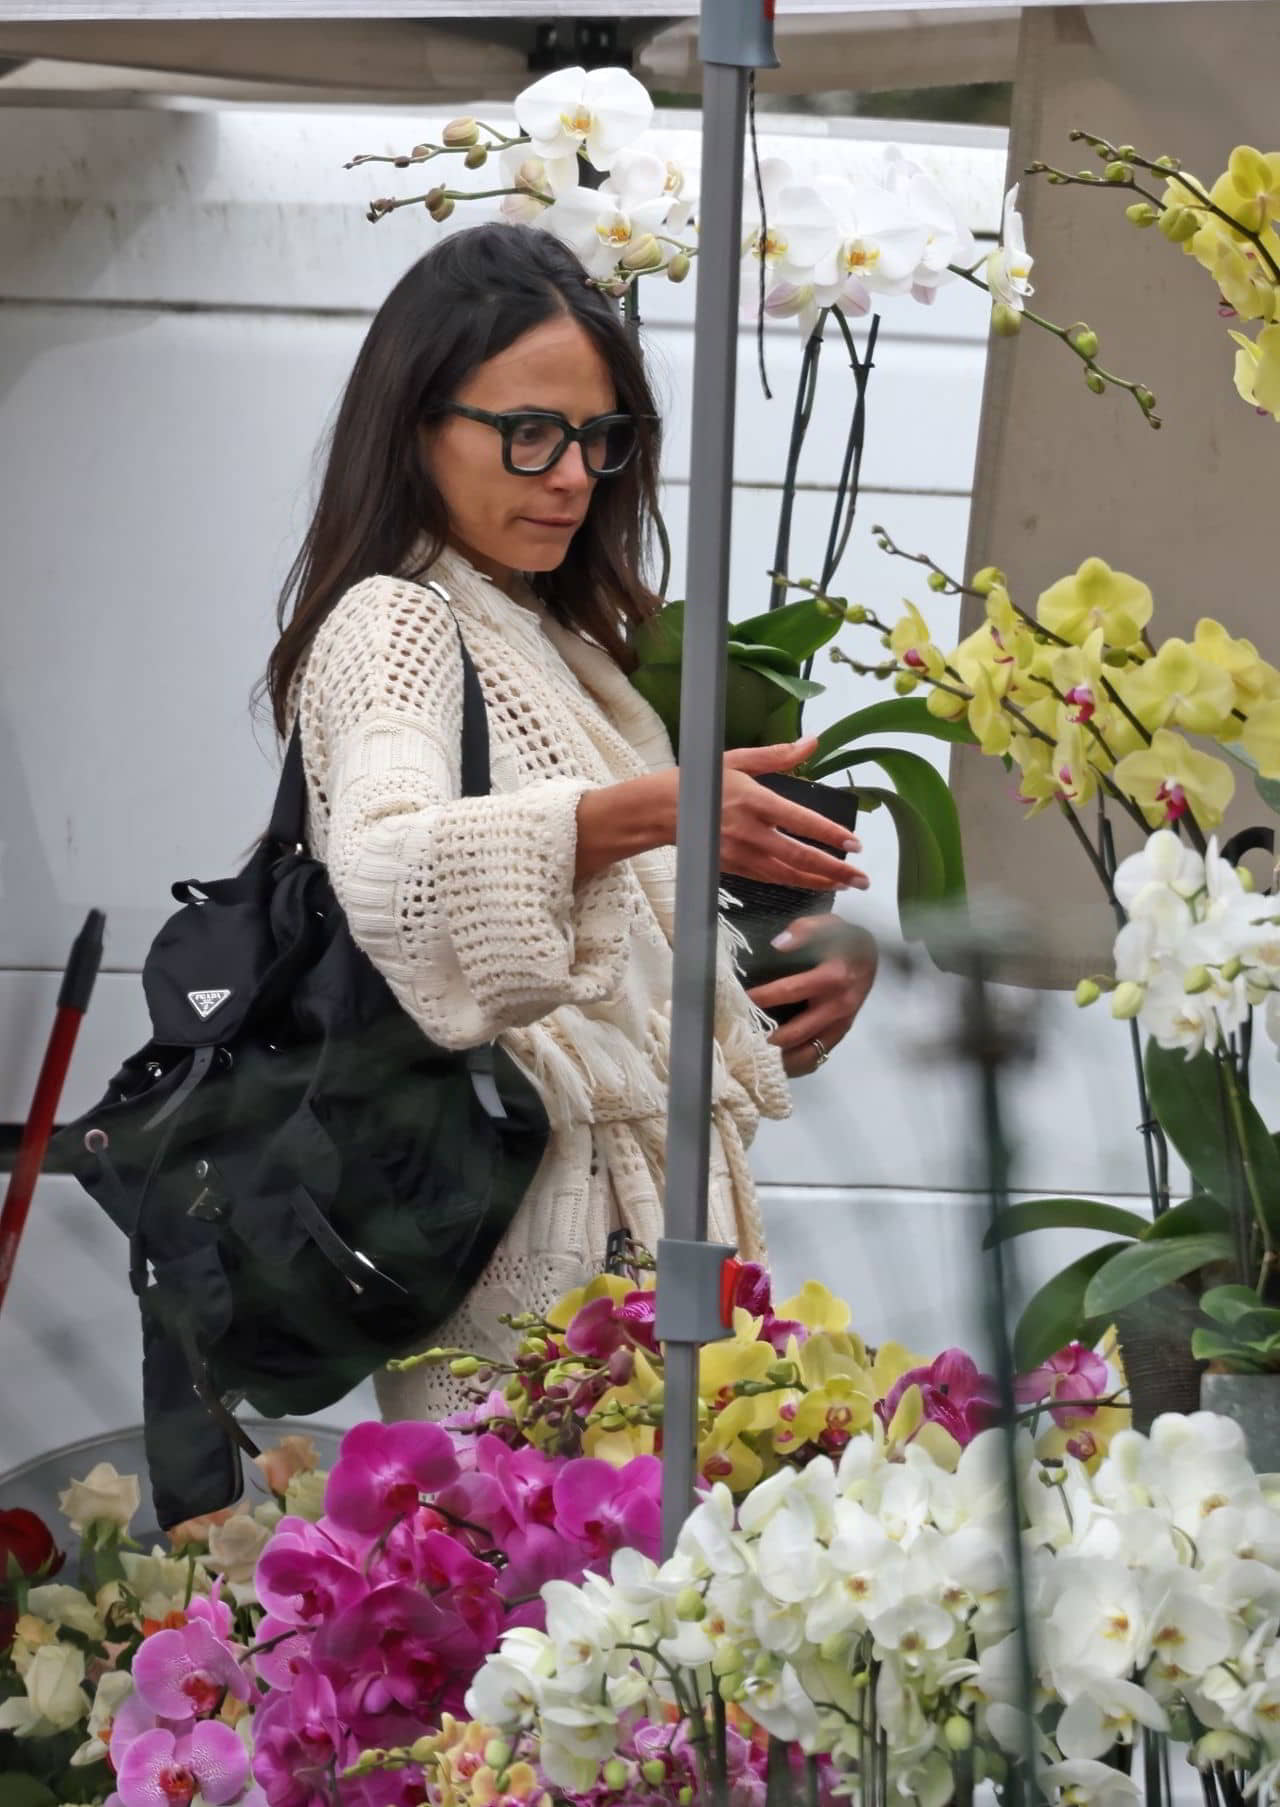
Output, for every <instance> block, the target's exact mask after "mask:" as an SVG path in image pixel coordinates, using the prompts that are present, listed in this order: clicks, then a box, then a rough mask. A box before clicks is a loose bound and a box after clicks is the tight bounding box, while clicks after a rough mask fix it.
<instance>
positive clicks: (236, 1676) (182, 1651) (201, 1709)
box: [133, 1619, 249, 1722]
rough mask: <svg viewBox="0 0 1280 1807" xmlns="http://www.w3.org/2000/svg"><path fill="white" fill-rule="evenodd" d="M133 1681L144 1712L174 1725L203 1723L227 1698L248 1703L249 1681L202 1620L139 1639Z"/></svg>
mask: <svg viewBox="0 0 1280 1807" xmlns="http://www.w3.org/2000/svg"><path fill="white" fill-rule="evenodd" d="M133 1681H134V1686H135V1687H136V1688H137V1690H138V1697H139V1699H140V1700H141V1701H142V1702H143V1704H144V1706H147V1707H149V1708H150V1710H151V1711H152V1712H153V1713H155V1714H157V1715H158V1716H159V1717H160V1718H161V1719H168V1720H173V1721H178V1722H181V1721H184V1720H190V1719H206V1718H208V1717H209V1715H210V1714H211V1713H216V1712H217V1711H218V1709H219V1707H220V1706H221V1705H222V1702H223V1699H224V1697H225V1696H226V1695H228V1694H231V1695H234V1696H235V1698H236V1699H237V1700H248V1698H249V1678H248V1676H247V1675H246V1674H245V1672H244V1670H243V1668H242V1667H241V1665H240V1664H239V1663H238V1662H237V1661H236V1659H235V1657H234V1656H233V1655H232V1653H231V1651H230V1650H228V1648H227V1646H226V1645H225V1644H224V1643H223V1642H222V1640H221V1639H220V1638H219V1637H217V1636H215V1634H214V1632H213V1629H212V1627H211V1626H210V1625H209V1624H208V1623H207V1622H206V1621H205V1620H203V1619H192V1620H191V1621H190V1622H189V1623H188V1624H186V1625H184V1626H183V1627H182V1629H181V1630H180V1631H156V1632H153V1633H152V1634H151V1636H150V1637H149V1638H144V1639H143V1640H142V1644H141V1646H140V1648H139V1650H138V1654H137V1655H136V1656H135V1657H134V1659H133Z"/></svg>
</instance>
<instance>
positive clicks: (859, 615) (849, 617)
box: [844, 602, 867, 627]
mask: <svg viewBox="0 0 1280 1807" xmlns="http://www.w3.org/2000/svg"><path fill="white" fill-rule="evenodd" d="M844 618H845V620H846V621H852V622H853V624H854V626H855V627H858V626H860V625H861V624H862V623H863V622H864V621H865V620H866V618H867V611H866V609H865V608H864V607H863V606H862V604H861V603H860V602H851V603H850V604H849V606H848V608H847V609H846V610H845V612H844Z"/></svg>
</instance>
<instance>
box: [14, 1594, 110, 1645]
mask: <svg viewBox="0 0 1280 1807" xmlns="http://www.w3.org/2000/svg"><path fill="white" fill-rule="evenodd" d="M27 1611H28V1612H31V1613H34V1614H35V1616H36V1618H37V1619H44V1620H45V1621H46V1622H47V1623H48V1624H50V1625H69V1626H70V1627H71V1629H72V1631H78V1632H80V1634H81V1635H82V1636H83V1637H86V1638H94V1639H100V1638H102V1637H103V1636H104V1635H105V1632H106V1626H105V1625H104V1624H103V1622H102V1616H101V1614H100V1613H99V1612H98V1611H97V1610H96V1608H95V1607H94V1604H93V1602H92V1600H89V1599H87V1598H86V1596H85V1595H84V1594H82V1593H81V1592H80V1589H79V1588H78V1587H66V1586H64V1585H62V1584H61V1583H60V1582H51V1583H48V1584H47V1585H45V1586H43V1587H33V1588H29V1589H28V1590H27Z"/></svg>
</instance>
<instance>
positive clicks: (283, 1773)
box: [253, 1673, 359, 1807]
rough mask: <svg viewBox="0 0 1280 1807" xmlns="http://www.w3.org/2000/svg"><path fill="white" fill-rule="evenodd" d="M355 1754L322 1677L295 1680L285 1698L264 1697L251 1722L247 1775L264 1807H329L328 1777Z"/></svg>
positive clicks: (356, 1749) (353, 1743) (330, 1786)
mask: <svg viewBox="0 0 1280 1807" xmlns="http://www.w3.org/2000/svg"><path fill="white" fill-rule="evenodd" d="M358 1752H359V1747H358V1745H357V1744H356V1741H355V1740H354V1739H353V1738H352V1737H351V1736H350V1734H349V1733H348V1732H347V1731H346V1730H345V1729H344V1727H343V1724H342V1721H341V1719H340V1718H339V1715H338V1703H337V1699H336V1697H335V1695H334V1691H333V1684H332V1683H331V1682H330V1681H329V1680H328V1678H327V1677H326V1676H323V1675H318V1674H314V1673H313V1674H308V1675H303V1676H300V1677H299V1679H298V1683H297V1686H296V1687H294V1688H293V1689H291V1690H290V1692H289V1693H287V1694H272V1695H268V1697H267V1700H266V1702H265V1704H264V1705H263V1706H261V1707H259V1709H258V1711H257V1713H256V1715H255V1716H254V1722H253V1774H254V1777H255V1779H256V1780H257V1781H258V1782H260V1783H261V1785H262V1788H263V1791H264V1792H265V1794H266V1798H267V1801H268V1803H269V1807H330V1804H331V1802H332V1800H333V1784H332V1777H333V1774H334V1771H335V1770H338V1769H342V1768H344V1767H345V1766H346V1765H347V1764H349V1763H351V1762H353V1761H354V1759H355V1757H356V1756H357V1755H358Z"/></svg>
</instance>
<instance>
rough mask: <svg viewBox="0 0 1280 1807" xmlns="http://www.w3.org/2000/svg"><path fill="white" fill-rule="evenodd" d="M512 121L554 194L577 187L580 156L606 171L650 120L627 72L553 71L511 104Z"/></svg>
mask: <svg viewBox="0 0 1280 1807" xmlns="http://www.w3.org/2000/svg"><path fill="white" fill-rule="evenodd" d="M515 116H516V122H517V124H518V125H519V127H520V130H521V131H522V132H527V133H528V134H529V139H530V147H529V148H530V152H531V154H532V155H533V156H535V157H539V158H541V159H542V162H543V163H544V164H545V166H546V171H547V177H548V180H549V182H550V184H551V188H552V192H553V193H554V194H555V195H556V196H557V197H559V196H561V195H563V194H565V193H567V192H568V191H569V190H570V189H572V188H574V187H576V186H577V181H578V156H579V153H580V152H581V153H582V154H583V155H584V156H585V157H586V158H587V160H588V162H590V163H591V164H593V165H594V167H595V168H596V169H599V170H609V169H612V167H613V162H614V158H615V157H616V156H617V154H618V152H619V151H621V150H622V149H624V147H625V146H627V145H629V144H631V143H633V142H634V141H635V139H637V138H638V137H639V136H640V134H641V132H643V131H644V130H645V129H646V128H647V127H648V125H649V123H650V121H651V120H652V118H653V102H652V101H651V100H650V98H649V95H648V93H647V91H646V90H645V88H644V87H643V86H642V85H641V83H639V82H638V81H637V80H636V79H635V77H634V76H633V75H630V74H628V72H627V71H626V70H625V69H589V70H588V69H578V68H574V69H553V70H552V71H551V73H550V74H549V75H544V76H543V77H542V78H541V80H540V81H536V82H534V83H533V85H532V86H531V87H528V88H526V89H524V91H523V92H522V93H521V94H518V95H517V96H516V100H515Z"/></svg>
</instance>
